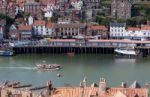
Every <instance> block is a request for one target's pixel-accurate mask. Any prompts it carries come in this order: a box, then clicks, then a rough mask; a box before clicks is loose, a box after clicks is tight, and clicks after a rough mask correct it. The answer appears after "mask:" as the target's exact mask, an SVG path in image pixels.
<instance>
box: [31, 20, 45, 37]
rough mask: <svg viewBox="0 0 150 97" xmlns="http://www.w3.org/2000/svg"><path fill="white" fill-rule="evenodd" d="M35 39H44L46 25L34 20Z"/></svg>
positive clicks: (41, 21) (43, 22)
mask: <svg viewBox="0 0 150 97" xmlns="http://www.w3.org/2000/svg"><path fill="white" fill-rule="evenodd" d="M33 31H34V36H35V37H44V36H45V35H47V29H46V23H45V21H43V20H36V21H35V22H34V24H33Z"/></svg>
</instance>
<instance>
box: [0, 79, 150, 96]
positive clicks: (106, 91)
mask: <svg viewBox="0 0 150 97" xmlns="http://www.w3.org/2000/svg"><path fill="white" fill-rule="evenodd" d="M148 88H149V84H148V83H147V84H145V85H144V86H141V85H140V84H139V83H138V82H137V81H134V82H133V83H132V84H131V85H129V86H128V85H127V83H125V82H122V83H121V85H120V86H118V87H109V86H108V85H107V82H106V79H104V78H100V80H99V83H98V84H96V83H92V84H91V85H88V84H87V79H86V77H85V78H84V79H83V81H81V82H80V84H79V86H73V85H68V86H67V85H66V86H64V87H54V86H53V84H52V81H48V82H47V84H46V85H45V86H40V87H32V86H31V85H22V84H21V83H19V82H18V83H12V84H9V83H7V84H6V83H5V84H4V85H2V86H1V89H0V92H1V96H0V97H148V95H149V92H148V90H149V89H148Z"/></svg>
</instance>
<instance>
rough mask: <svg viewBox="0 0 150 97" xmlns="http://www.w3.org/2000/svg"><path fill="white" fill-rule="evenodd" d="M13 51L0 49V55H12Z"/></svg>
mask: <svg viewBox="0 0 150 97" xmlns="http://www.w3.org/2000/svg"><path fill="white" fill-rule="evenodd" d="M13 54H14V52H13V51H12V50H7V49H6V50H0V56H12V55H13Z"/></svg>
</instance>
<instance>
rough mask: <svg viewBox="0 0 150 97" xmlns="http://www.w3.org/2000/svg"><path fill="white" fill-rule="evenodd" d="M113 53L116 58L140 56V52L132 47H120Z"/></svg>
mask: <svg viewBox="0 0 150 97" xmlns="http://www.w3.org/2000/svg"><path fill="white" fill-rule="evenodd" d="M114 52H115V53H116V55H117V56H121V57H129V58H131V57H137V56H140V55H141V53H140V51H139V50H137V49H135V48H134V47H120V48H116V49H115V50H114Z"/></svg>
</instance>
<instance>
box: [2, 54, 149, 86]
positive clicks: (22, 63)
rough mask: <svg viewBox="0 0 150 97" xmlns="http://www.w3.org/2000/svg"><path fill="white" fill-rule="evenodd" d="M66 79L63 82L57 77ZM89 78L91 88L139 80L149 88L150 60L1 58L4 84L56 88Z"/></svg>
mask: <svg viewBox="0 0 150 97" xmlns="http://www.w3.org/2000/svg"><path fill="white" fill-rule="evenodd" d="M43 60H45V61H46V63H52V64H53V63H56V64H61V65H62V69H60V70H58V71H39V70H37V69H36V68H35V64H37V63H42V61H43ZM58 73H60V74H61V75H62V77H61V78H58V77H57V74H58ZM84 76H86V77H87V81H88V84H89V85H90V84H91V83H92V82H96V83H98V81H99V78H100V77H104V78H106V80H107V82H108V85H110V86H119V85H120V83H121V82H122V81H124V82H127V83H129V85H130V84H131V83H132V82H133V81H135V80H137V81H138V82H140V83H142V84H145V83H146V82H150V57H146V58H140V59H119V58H115V57H114V56H113V55H91V54H87V55H75V56H74V57H72V58H70V57H68V56H67V55H65V54H61V55H52V54H35V55H15V56H13V57H0V82H3V81H5V80H8V81H21V82H23V83H32V84H33V85H35V86H39V85H44V84H46V81H48V80H52V82H53V84H54V86H64V85H66V84H69V85H79V82H80V81H81V80H82V79H83V78H84Z"/></svg>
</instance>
